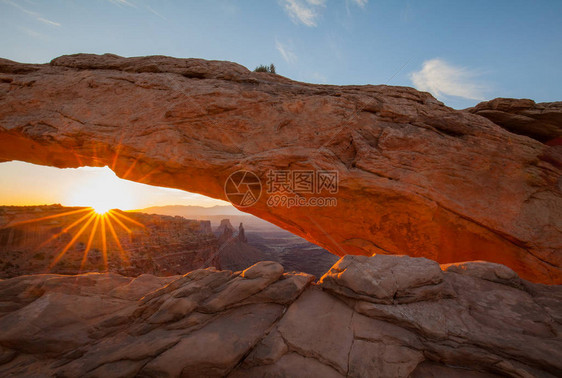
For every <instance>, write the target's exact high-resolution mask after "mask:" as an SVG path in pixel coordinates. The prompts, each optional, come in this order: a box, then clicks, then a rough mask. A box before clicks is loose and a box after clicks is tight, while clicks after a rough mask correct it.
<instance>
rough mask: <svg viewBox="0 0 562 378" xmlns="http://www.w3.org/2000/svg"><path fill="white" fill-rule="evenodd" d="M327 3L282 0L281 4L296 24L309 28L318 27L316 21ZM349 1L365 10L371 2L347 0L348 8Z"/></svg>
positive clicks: (306, 0) (307, 0) (321, 1)
mask: <svg viewBox="0 0 562 378" xmlns="http://www.w3.org/2000/svg"><path fill="white" fill-rule="evenodd" d="M326 1H327V0H280V3H281V4H282V5H283V8H285V11H286V12H287V14H288V15H289V17H291V19H292V20H293V22H294V23H296V24H298V23H301V24H303V25H306V26H308V27H314V26H317V22H316V19H317V18H318V16H319V15H320V11H321V10H322V9H323V8H325V7H326ZM348 1H351V2H352V3H354V4H355V5H358V6H359V7H361V8H363V7H365V5H367V2H368V1H369V0H346V2H345V6H346V8H347V6H348Z"/></svg>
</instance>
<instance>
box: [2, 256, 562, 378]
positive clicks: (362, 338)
mask: <svg viewBox="0 0 562 378" xmlns="http://www.w3.org/2000/svg"><path fill="white" fill-rule="evenodd" d="M408 272H410V274H407V273H408ZM312 281H313V276H310V275H305V274H297V273H290V272H289V273H284V272H283V270H282V268H281V265H279V264H278V263H275V262H260V263H258V264H256V265H254V266H252V267H250V268H248V269H246V270H245V271H243V272H231V271H217V270H214V269H212V268H209V269H204V270H203V269H202V270H196V271H192V272H190V273H188V274H186V275H183V276H175V277H169V278H157V277H153V278H150V276H148V275H146V276H141V277H139V278H136V279H133V278H126V277H122V276H119V275H116V274H84V275H80V276H60V275H36V276H22V277H16V278H12V279H7V280H3V281H0V375H1V376H5V377H9V376H37V377H43V376H45V377H47V376H57V377H76V376H82V377H104V378H106V377H135V376H139V377H154V376H158V377H180V376H181V377H191V376H206V377H223V376H230V377H263V376H275V377H290V376H309V377H344V376H348V377H410V376H411V377H431V376H444V375H445V376H459V377H469V376H470V377H490V376H510V377H556V376H560V375H561V374H562V316H561V314H562V288H561V287H559V286H545V285H539V284H532V283H530V282H528V281H525V280H522V279H520V278H519V277H518V276H517V275H516V274H515V273H514V272H513V271H512V270H511V269H509V268H507V267H505V266H502V265H498V264H492V263H485V262H468V263H463V264H456V265H443V266H439V265H438V264H437V263H435V262H432V261H430V260H427V259H424V258H410V257H407V256H378V255H377V256H374V257H371V258H366V257H361V256H346V257H345V258H342V259H341V260H340V261H339V262H338V263H337V264H336V265H335V266H334V267H333V268H332V270H330V271H329V272H328V273H327V274H326V275H325V276H324V277H322V279H321V280H320V281H318V282H317V283H313V282H312ZM356 283H360V284H356ZM377 287H380V288H381V289H380V291H377V290H376V289H375V288H377ZM139 297H140V298H139ZM233 299H235V300H233Z"/></svg>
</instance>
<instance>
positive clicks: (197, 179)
mask: <svg viewBox="0 0 562 378" xmlns="http://www.w3.org/2000/svg"><path fill="white" fill-rule="evenodd" d="M527 105H528V104H527ZM527 105H525V106H527ZM535 105H536V106H535ZM535 105H533V106H531V107H530V108H529V109H527V110H524V109H523V110H524V111H523V113H521V114H519V113H517V114H514V113H513V112H512V110H513V109H512V108H513V107H511V108H509V106H508V108H509V109H508V111H505V109H504V108H503V107H500V106H497V107H492V108H493V109H488V108H489V107H486V106H483V108H482V107H481V108H482V109H480V108H478V107H476V108H475V110H474V112H475V113H476V114H472V113H470V112H469V111H457V110H453V109H451V108H448V107H446V106H444V105H443V104H442V103H441V102H439V101H437V100H435V99H434V98H433V97H432V96H431V95H429V94H428V93H423V92H418V91H416V90H414V89H412V88H405V87H390V86H384V85H383V86H370V85H368V86H329V85H312V84H305V83H299V82H295V81H291V80H289V79H286V78H284V77H281V76H278V75H271V74H267V73H253V72H250V71H248V70H247V69H246V68H244V67H242V66H240V65H238V64H235V63H230V62H217V61H205V60H200V59H174V58H169V57H163V56H152V57H140V58H122V57H118V56H115V55H110V54H106V55H102V56H98V55H87V54H79V55H72V56H62V57H59V58H57V59H54V60H53V61H52V62H51V63H50V64H46V65H33V64H20V63H15V62H11V61H8V60H0V161H9V160H23V161H28V162H31V163H36V164H44V165H52V166H57V167H78V166H83V165H90V166H104V165H107V166H109V167H110V168H111V169H113V170H114V171H115V172H116V173H117V175H119V176H120V177H124V178H127V179H129V180H135V181H139V182H144V183H148V184H154V185H160V186H167V187H172V188H179V189H183V190H187V191H191V192H197V193H201V194H204V195H207V196H210V197H214V198H220V199H226V197H225V193H224V186H225V182H226V180H227V178H228V177H229V175H230V174H231V173H233V172H235V171H237V170H246V171H251V172H253V173H255V174H256V175H257V177H258V178H259V179H260V181H261V183H262V186H263V188H264V190H265V187H266V186H267V185H266V183H267V174H268V173H269V171H270V170H287V169H291V170H301V171H302V170H304V171H310V170H312V171H334V172H337V174H338V179H339V183H338V188H337V189H338V190H337V193H322V194H321V195H322V196H324V197H333V198H335V199H336V200H337V206H324V207H321V206H312V207H311V206H306V207H298V206H297V207H292V208H287V207H284V206H268V199H270V198H271V196H269V195H268V194H267V193H265V192H263V193H262V195H261V196H260V197H259V201H258V202H257V203H256V204H254V205H253V206H250V207H246V208H244V209H243V210H244V211H247V212H249V213H252V214H254V215H257V216H259V217H261V218H263V219H266V220H268V221H271V222H272V223H274V224H276V225H279V226H281V227H283V228H285V229H288V230H290V231H291V232H293V233H295V234H298V235H300V236H302V237H304V238H306V239H308V240H309V241H311V242H314V243H316V244H318V245H320V246H322V247H325V248H326V249H328V250H329V251H331V252H332V253H334V254H336V255H339V256H343V255H345V254H354V255H366V256H371V255H372V254H373V253H384V254H408V255H411V256H416V257H421V256H423V257H427V258H430V259H432V260H435V261H438V262H440V263H452V262H458V261H467V260H487V261H492V262H496V263H501V264H505V265H508V266H509V267H511V268H512V269H513V270H515V271H516V272H517V273H518V274H519V275H520V276H521V277H523V278H525V279H528V280H532V281H535V282H543V283H562V271H561V267H562V253H561V251H562V182H561V181H560V177H561V174H562V171H561V169H562V152H561V151H560V149H561V148H562V146H556V145H553V146H548V145H545V144H543V143H541V142H540V141H538V140H535V139H532V138H528V137H526V136H521V135H518V134H514V133H511V132H509V131H507V130H514V131H516V132H518V131H517V130H519V129H521V128H524V129H525V130H527V129H528V128H529V127H530V128H531V129H532V130H533V131H532V133H531V135H532V136H535V134H536V133H538V132H539V131H540V130H543V129H544V130H545V132H546V133H547V134H548V136H544V137H545V138H550V137H551V136H552V135H555V134H556V133H557V132H558V131H559V130H560V128H559V125H558V124H557V122H558V120H559V119H560V114H561V113H562V112H561V110H560V109H561V107H560V106H559V104H550V105H548V106H547V105H544V106H541V105H540V104H538V105H537V104H535ZM492 113H493V114H492ZM480 114H482V115H480ZM486 117H488V118H490V119H492V120H493V121H494V122H498V124H499V125H498V124H496V123H494V122H492V121H491V120H490V119H488V118H486ZM521 120H523V121H521ZM512 121H513V122H515V121H516V122H520V121H521V122H523V123H524V125H522V126H521V125H519V123H518V124H517V125H513V127H511V123H512ZM525 122H527V123H526V124H525ZM527 126H528V127H527ZM301 195H302V196H304V198H307V197H311V196H313V194H310V193H308V194H307V193H301ZM334 219H342V221H334Z"/></svg>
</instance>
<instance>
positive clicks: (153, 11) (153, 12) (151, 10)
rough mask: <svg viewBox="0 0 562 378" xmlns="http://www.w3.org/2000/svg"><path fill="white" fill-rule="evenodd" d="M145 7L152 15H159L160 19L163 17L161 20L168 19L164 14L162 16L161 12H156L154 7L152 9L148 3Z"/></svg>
mask: <svg viewBox="0 0 562 378" xmlns="http://www.w3.org/2000/svg"><path fill="white" fill-rule="evenodd" d="M146 9H147V10H148V11H149V12H150V13H152V14H154V15H156V16H158V17H160V18H161V19H163V20H168V19H167V18H166V17H165V16H163V15H162V14H160V13H158V12H156V11H155V10H154V9H152V7H150V6H149V5H147V6H146Z"/></svg>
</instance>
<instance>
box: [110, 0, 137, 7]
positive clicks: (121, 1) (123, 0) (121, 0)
mask: <svg viewBox="0 0 562 378" xmlns="http://www.w3.org/2000/svg"><path fill="white" fill-rule="evenodd" d="M109 2H110V3H113V4H115V5H119V6H122V5H126V6H128V7H131V8H136V7H137V6H136V5H135V4H133V3H132V2H131V1H128V0H109Z"/></svg>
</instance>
